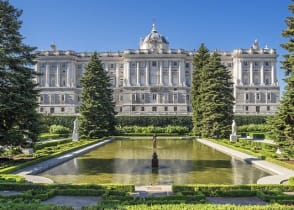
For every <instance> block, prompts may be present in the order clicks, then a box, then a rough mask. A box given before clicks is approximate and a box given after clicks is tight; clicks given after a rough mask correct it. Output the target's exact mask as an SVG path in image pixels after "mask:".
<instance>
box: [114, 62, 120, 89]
mask: <svg viewBox="0 0 294 210" xmlns="http://www.w3.org/2000/svg"><path fill="white" fill-rule="evenodd" d="M115 67H116V69H115V86H116V87H119V76H120V73H119V63H117V64H116V66H115Z"/></svg>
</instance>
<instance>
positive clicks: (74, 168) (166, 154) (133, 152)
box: [39, 139, 270, 185]
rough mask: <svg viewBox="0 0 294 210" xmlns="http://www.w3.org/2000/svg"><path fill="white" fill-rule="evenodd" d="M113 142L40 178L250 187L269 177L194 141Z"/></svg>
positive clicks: (83, 181)
mask: <svg viewBox="0 0 294 210" xmlns="http://www.w3.org/2000/svg"><path fill="white" fill-rule="evenodd" d="M153 152H154V151H153V148H152V140H151V139H149V140H141V139H140V140H116V141H113V142H112V143H109V144H106V145H104V146H102V147H100V148H97V149H95V150H92V151H91V152H89V153H87V154H85V155H82V156H80V157H77V158H75V159H73V160H70V161H68V162H65V163H63V164H61V165H59V166H56V167H54V168H52V169H50V170H47V171H45V172H43V173H41V174H39V175H41V176H45V177H48V178H50V179H52V180H53V181H54V182H56V183H126V184H136V185H149V184H210V183H211V184H249V183H256V182H257V180H258V179H259V178H261V177H264V176H267V175H270V174H269V173H267V172H265V171H263V170H260V169H258V168H255V167H254V166H252V165H250V164H247V163H244V162H242V161H240V160H238V159H235V158H233V157H231V156H228V155H226V154H223V153H221V152H218V151H217V150H214V149H212V148H210V147H208V146H206V145H203V144H201V143H199V142H197V141H193V140H174V139H172V140H168V139H166V140H161V139H159V140H158V143H157V149H156V153H157V156H158V168H152V167H151V161H152V155H153Z"/></svg>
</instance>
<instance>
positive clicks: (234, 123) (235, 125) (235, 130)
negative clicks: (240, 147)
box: [232, 120, 237, 136]
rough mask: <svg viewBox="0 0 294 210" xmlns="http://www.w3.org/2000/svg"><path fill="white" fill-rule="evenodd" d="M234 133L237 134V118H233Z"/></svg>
mask: <svg viewBox="0 0 294 210" xmlns="http://www.w3.org/2000/svg"><path fill="white" fill-rule="evenodd" d="M232 135H234V136H236V135H237V124H236V122H235V120H233V123H232Z"/></svg>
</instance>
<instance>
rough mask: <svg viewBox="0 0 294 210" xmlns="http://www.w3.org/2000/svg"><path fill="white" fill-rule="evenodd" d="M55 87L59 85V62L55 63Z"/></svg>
mask: <svg viewBox="0 0 294 210" xmlns="http://www.w3.org/2000/svg"><path fill="white" fill-rule="evenodd" d="M56 68H57V69H56V87H60V64H59V63H57V64H56Z"/></svg>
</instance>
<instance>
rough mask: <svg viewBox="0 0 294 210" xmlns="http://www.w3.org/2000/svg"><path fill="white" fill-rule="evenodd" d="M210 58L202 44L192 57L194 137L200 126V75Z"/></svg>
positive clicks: (198, 134)
mask: <svg viewBox="0 0 294 210" xmlns="http://www.w3.org/2000/svg"><path fill="white" fill-rule="evenodd" d="M209 57H210V54H209V50H208V49H207V48H206V47H205V45H204V44H203V43H202V44H201V45H200V47H199V49H198V50H197V52H196V54H195V55H194V57H193V67H194V70H193V73H192V88H191V98H192V108H193V114H192V119H193V133H194V135H197V136H200V135H201V133H200V125H201V116H202V115H201V95H200V84H201V82H203V80H202V79H201V74H202V71H203V67H204V66H205V65H206V64H207V63H208V59H209Z"/></svg>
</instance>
